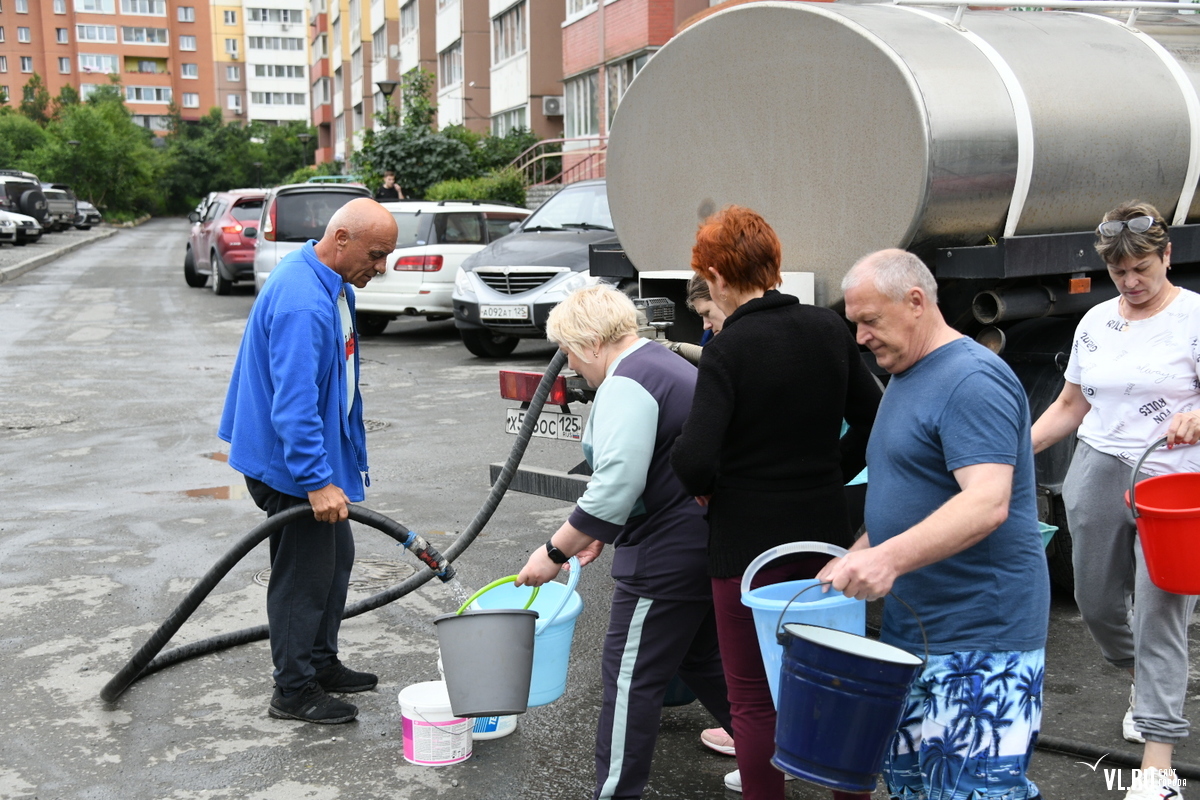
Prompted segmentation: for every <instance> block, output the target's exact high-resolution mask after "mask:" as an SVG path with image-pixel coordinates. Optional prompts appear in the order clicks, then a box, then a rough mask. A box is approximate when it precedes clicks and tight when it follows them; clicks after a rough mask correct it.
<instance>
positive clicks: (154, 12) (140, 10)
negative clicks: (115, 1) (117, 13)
mask: <svg viewBox="0 0 1200 800" xmlns="http://www.w3.org/2000/svg"><path fill="white" fill-rule="evenodd" d="M121 13H122V14H149V15H151V16H155V17H165V16H166V15H167V0H121Z"/></svg>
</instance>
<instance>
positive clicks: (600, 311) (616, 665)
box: [517, 285, 729, 800]
mask: <svg viewBox="0 0 1200 800" xmlns="http://www.w3.org/2000/svg"><path fill="white" fill-rule="evenodd" d="M546 335H547V336H548V337H549V339H550V340H551V341H552V342H555V343H556V344H558V346H559V347H561V348H562V349H563V350H565V351H566V353H567V363H568V364H569V365H570V367H571V369H573V370H575V371H576V372H577V373H578V374H579V375H581V376H582V377H583V378H584V379H585V380H586V381H587V382H588V384H589V385H591V386H592V387H594V388H595V389H596V398H595V400H594V402H593V403H592V413H591V415H590V416H589V417H588V421H587V426H586V427H585V428H584V432H583V452H584V455H585V456H586V458H587V461H588V464H590V465H591V467H592V480H591V482H590V483H589V484H588V488H587V491H585V492H584V494H583V496H582V497H581V498H579V502H578V503H577V504H576V506H575V509H574V511H572V512H571V515H570V517H568V519H567V521H566V522H564V523H563V524H562V526H560V527H559V529H558V530H557V531H555V533H554V535H553V536H551V537H550V540H549V541H548V542H546V546H545V547H538V548H537V549H535V550H534V552H533V554H532V555H531V556H530V557H529V560H528V562H527V563H526V564H525V566H524V567H523V568H522V569H521V573H520V575H519V576H518V577H517V584H518V585H522V586H523V585H529V586H540V585H541V584H543V583H545V582H547V581H549V580H552V579H553V578H554V576H555V575H557V574H558V572H559V570H560V568H561V565H562V564H564V563H565V562H566V561H567V559H568V558H570V557H571V556H573V555H578V556H579V562H580V563H581V564H587V563H590V562H591V561H592V560H594V559H595V558H596V557H597V556H598V555H599V554H600V552H601V550H602V548H603V547H604V545H605V544H606V543H607V544H611V545H613V551H614V552H613V559H612V576H613V579H614V582H615V585H614V587H613V597H612V611H611V614H610V618H609V625H608V632H607V634H606V635H605V638H604V650H603V656H602V664H601V674H602V677H603V681H604V699H603V704H602V706H601V710H600V721H599V724H598V725H597V730H596V789H595V794H594V797H595V798H597V800H599V799H600V798H605V799H607V798H620V799H621V800H633V799H635V798H640V797H641V796H642V791H643V790H644V789H645V787H646V782H647V781H648V780H649V777H650V765H651V760H652V758H653V755H654V743H655V741H656V740H657V738H658V726H659V717H660V715H661V713H662V706H663V698H664V697H665V695H666V691H667V685H668V684H669V683H670V682H671V679H672V678H673V677H674V676H675V675H676V674H678V675H679V677H680V678H681V679H682V680H683V682H684V684H685V685H686V686H687V687H688V688H689V689H690V690H691V691H692V692H693V693H694V694H695V695H696V696H697V697H698V698H699V699H700V702H701V703H703V704H704V707H705V708H707V709H708V710H709V712H710V713H711V714H712V715H713V716H714V717H715V718H716V720H717V722H718V723H720V724H721V725H724V726H728V725H729V700H728V695H727V691H726V687H725V676H724V673H723V671H722V668H721V654H720V651H719V649H718V646H717V627H716V621H715V618H714V614H713V603H712V587H711V586H710V584H709V581H708V576H707V574H706V572H705V547H706V544H707V539H708V530H707V526H706V525H705V523H704V517H703V511H702V509H701V508H700V507H699V506H697V505H696V503H695V502H694V501H693V500H692V498H691V496H690V495H689V494H688V493H687V492H685V491H684V489H683V486H682V485H681V484H680V483H679V479H678V478H676V477H675V473H674V472H672V471H671V465H670V463H669V458H670V454H671V445H672V444H674V442H675V439H676V437H677V436H678V435H679V430H680V428H681V426H682V425H683V420H684V419H685V418H686V417H687V414H688V409H689V408H691V405H692V394H693V391H694V389H695V384H696V368H695V367H693V366H692V365H691V364H689V363H688V362H687V361H685V360H683V359H681V358H677V357H676V356H675V355H673V354H671V353H669V352H668V351H667V350H666V349H665V348H663V347H660V346H659V345H657V344H655V343H654V342H652V341H650V340H649V339H642V338H639V337H638V335H637V310H636V309H635V308H634V305H633V302H632V301H631V300H630V299H629V298H628V297H626V296H625V294H624V293H623V292H621V291H619V290H617V289H615V288H613V287H610V286H604V285H600V286H591V287H587V288H584V289H580V290H578V291H576V292H574V293H572V294H570V295H568V296H567V298H566V299H565V300H564V301H563V302H561V303H559V304H558V305H557V306H555V307H554V309H553V310H551V312H550V316H549V318H548V319H547V321H546Z"/></svg>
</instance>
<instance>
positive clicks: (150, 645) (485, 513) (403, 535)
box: [100, 350, 567, 703]
mask: <svg viewBox="0 0 1200 800" xmlns="http://www.w3.org/2000/svg"><path fill="white" fill-rule="evenodd" d="M566 362H567V355H566V353H565V352H563V351H562V350H559V351H558V352H557V353H555V354H554V358H553V359H551V361H550V365H549V366H548V367H547V368H546V372H545V374H543V375H542V380H541V382H540V383H538V387H537V391H535V392H534V395H533V398H532V399H531V400H530V401H529V409H528V411H527V412H526V414H525V419H524V421H523V422H522V423H521V429H520V430H519V431H518V432H517V440H516V442H514V443H513V446H512V450H511V451H509V454H508V460H507V461H505V462H504V467H503V469H501V471H500V475H499V476H498V477H497V478H496V482H495V483H494V484H493V485H492V489H491V491H490V492H489V493H488V496H487V499H486V500H484V503H483V506H482V507H480V509H479V511H478V512H476V514H475V517H474V519H472V520H471V523H470V524H469V525H468V526H467V528H466V530H464V531H463V532H462V534H461V535H460V536H459V537H458V538H457V539H456V540H455V541H454V543H453V544H451V545H450V547H448V548H447V549H446V553H445V555H444V556H442V555H439V554H438V553H437V551H436V550H434V549H433V548H432V547H430V546H429V543H428V542H426V541H425V540H424V539H423V538H422V537H420V536H418V535H417V534H415V533H413V532H412V531H410V530H409V529H408V528H406V527H404V526H403V525H401V524H400V523H398V522H396V521H395V520H392V519H390V518H388V517H385V516H384V515H382V514H379V513H378V512H375V511H371V510H369V509H366V508H362V507H360V506H355V505H350V506H349V508H350V518H351V519H353V520H355V521H356V522H362V523H364V524H366V525H370V526H371V527H374V528H376V529H378V530H380V531H382V532H383V533H386V534H387V535H388V536H391V537H392V538H393V539H396V541H397V542H399V543H400V544H402V545H403V546H405V547H406V548H408V549H410V550H412V551H413V552H414V554H416V555H417V557H418V558H420V559H421V560H422V561H423V562H424V563H425V564H426V566H428V567H429V569H427V570H422V571H420V572H417V573H416V574H415V575H412V576H411V577H409V578H408V579H406V580H404V581H402V582H400V583H398V584H396V585H395V586H392V587H390V588H388V589H386V590H384V591H382V592H380V593H378V594H375V595H372V596H371V597H368V598H366V599H364V600H360V601H359V602H357V603H354V604H353V605H350V606H347V607H346V610H345V611H344V612H343V614H342V619H350V618H351V617H356V616H358V615H360V614H365V613H366V612H368V611H372V610H374V609H376V608H379V607H380V606H384V605H387V604H388V603H391V602H393V601H395V600H398V599H399V598H401V597H403V596H404V595H406V594H408V593H409V592H412V591H414V590H416V589H417V588H418V587H420V586H422V585H424V584H425V583H426V582H428V581H430V580H432V579H433V577H434V576H435V575H436V576H437V577H438V578H440V579H441V580H443V581H447V580H449V579H450V578H452V577H453V576H454V568H453V567H452V566H451V565H450V562H452V561H454V560H455V559H456V558H458V556H460V555H461V554H462V553H463V551H464V550H466V549H467V547H469V546H470V544H471V543H472V542H473V541H475V537H477V536H478V535H479V533H480V531H482V530H483V528H484V526H485V525H487V523H488V521H489V520H491V518H492V514H494V513H495V511H496V508H497V507H499V505H500V501H501V500H502V499H503V498H504V494H505V492H507V491H508V486H509V484H510V483H512V479H513V476H514V475H515V474H516V471H517V467H518V466H519V465H520V463H521V459H522V458H523V457H524V455H525V449H526V448H527V447H528V446H529V440H530V439H531V438H532V436H533V427H534V425H535V424H536V423H537V419H538V416H539V415H540V414H541V411H542V407H543V406H544V405H545V404H546V398H547V397H548V396H549V394H550V387H551V386H552V385H553V384H554V379H555V378H557V377H558V373H559V372H561V371H562V368H563V367H564V366H565V365H566ZM311 512H312V508H311V506H308V505H299V506H293V507H292V508H289V509H287V510H285V511H282V512H280V513H279V514H276V515H275V516H273V517H270V518H268V519H267V520H265V521H264V522H262V523H260V524H259V525H258V526H256V527H255V528H254V529H253V530H252V531H250V532H249V533H248V534H246V535H245V536H244V537H243V538H242V540H241V541H239V542H238V543H237V544H236V545H234V547H233V548H232V549H230V550H229V552H227V553H226V554H225V555H224V556H223V557H222V558H221V559H220V560H219V561H218V562H217V563H216V564H214V565H213V566H212V567H211V568H210V569H209V571H208V572H207V573H205V575H204V577H203V578H201V580H200V582H199V583H197V584H196V586H195V587H193V589H192V591H190V592H188V594H187V596H186V597H185V598H184V599H183V601H182V602H181V603H180V604H179V605H178V606H176V608H175V610H174V611H173V612H171V616H170V617H168V618H167V620H166V622H164V623H163V624H162V625H161V626H160V627H159V628H158V630H156V631H155V632H154V633H153V634H152V635H151V637H150V639H149V640H148V641H147V642H146V643H145V644H144V645H142V647H141V648H140V649H139V650H138V651H137V652H136V653H135V654H134V655H133V657H132V658H131V659H130V660H129V662H128V663H127V664H126V665H125V666H124V667H122V668H121V670H120V671H119V672H117V674H116V675H114V676H113V677H112V678H111V679H110V680H109V681H108V683H106V684H105V685H104V688H103V689H101V691H100V697H101V699H103V700H104V701H106V702H109V703H111V702H113V701H115V700H116V699H117V698H118V697H120V696H121V694H122V693H123V692H124V691H125V690H126V689H128V688H129V686H130V685H132V684H133V683H134V682H135V681H137V680H139V679H140V678H143V677H145V676H146V675H149V674H151V673H154V672H157V671H158V670H160V669H163V668H165V667H169V666H171V665H172V664H177V663H179V662H180V661H186V660H188V659H190V658H195V657H197V656H201V655H206V654H208V653H214V652H217V651H219V650H224V649H226V648H229V647H234V646H235V645H239V644H247V643H249V642H257V641H262V640H263V639H266V638H268V635H269V634H268V629H267V626H266V625H258V626H255V627H252V628H243V629H241V630H238V631H233V632H231V633H225V634H220V635H218V636H212V637H209V638H208V639H202V640H200V641H196V642H192V643H190V644H186V645H182V646H180V647H175V648H172V649H171V650H168V651H167V652H165V653H162V654H161V655H158V653H159V651H160V650H162V648H163V647H164V646H165V645H166V644H167V642H168V641H170V639H171V637H172V636H174V635H175V633H176V632H177V631H178V630H179V628H180V627H181V626H182V625H183V623H184V622H186V621H187V619H188V617H190V616H191V615H192V614H193V613H194V612H195V610H196V608H197V607H199V605H200V603H202V602H203V601H204V599H205V598H206V597H207V596H208V594H209V593H210V592H211V591H212V590H213V589H214V588H215V587H216V585H217V584H218V583H219V582H220V581H221V579H222V578H223V577H225V575H226V574H228V573H229V571H230V570H231V569H233V567H234V566H235V565H236V564H237V563H238V562H239V561H241V560H242V558H244V557H245V556H246V555H247V554H248V553H249V552H250V551H251V550H253V549H254V548H255V547H256V546H257V545H258V544H259V543H260V542H262V541H263V540H264V539H266V538H267V537H269V536H270V535H271V534H272V533H273V532H275V531H276V530H278V529H279V528H282V527H283V526H284V525H286V524H287V523H288V522H290V521H291V520H293V519H295V518H298V517H299V516H300V515H301V514H304V513H311ZM156 656H157V657H156Z"/></svg>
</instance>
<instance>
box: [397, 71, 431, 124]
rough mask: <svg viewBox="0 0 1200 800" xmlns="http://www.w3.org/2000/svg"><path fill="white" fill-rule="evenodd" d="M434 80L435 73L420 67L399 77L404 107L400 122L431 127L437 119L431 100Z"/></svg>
mask: <svg viewBox="0 0 1200 800" xmlns="http://www.w3.org/2000/svg"><path fill="white" fill-rule="evenodd" d="M436 81H437V76H436V75H434V74H433V73H432V72H430V71H429V70H426V69H421V68H420V67H416V68H414V69H410V70H409V71H408V72H406V73H404V77H402V78H401V79H400V98H401V103H402V107H403V109H404V118H403V120H402V123H403V124H404V126H405V127H413V128H432V127H433V123H434V121H435V120H436V119H437V106H436V105H435V104H434V102H433V87H434V85H435V83H436Z"/></svg>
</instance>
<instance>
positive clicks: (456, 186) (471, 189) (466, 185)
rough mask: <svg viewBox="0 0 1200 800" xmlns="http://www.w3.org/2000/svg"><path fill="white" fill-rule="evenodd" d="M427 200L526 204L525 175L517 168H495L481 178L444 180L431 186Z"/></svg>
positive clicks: (427, 193) (426, 196)
mask: <svg viewBox="0 0 1200 800" xmlns="http://www.w3.org/2000/svg"><path fill="white" fill-rule="evenodd" d="M425 199H427V200H490V201H492V202H499V203H511V204H512V205H514V206H524V205H525V176H523V175H522V174H521V173H520V172H517V171H516V170H515V169H503V170H495V171H493V172H490V173H488V174H487V175H484V176H482V177H479V178H463V179H461V180H451V181H442V182H441V183H438V184H435V185H433V186H431V187H429V191H428V192H426V194H425Z"/></svg>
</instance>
